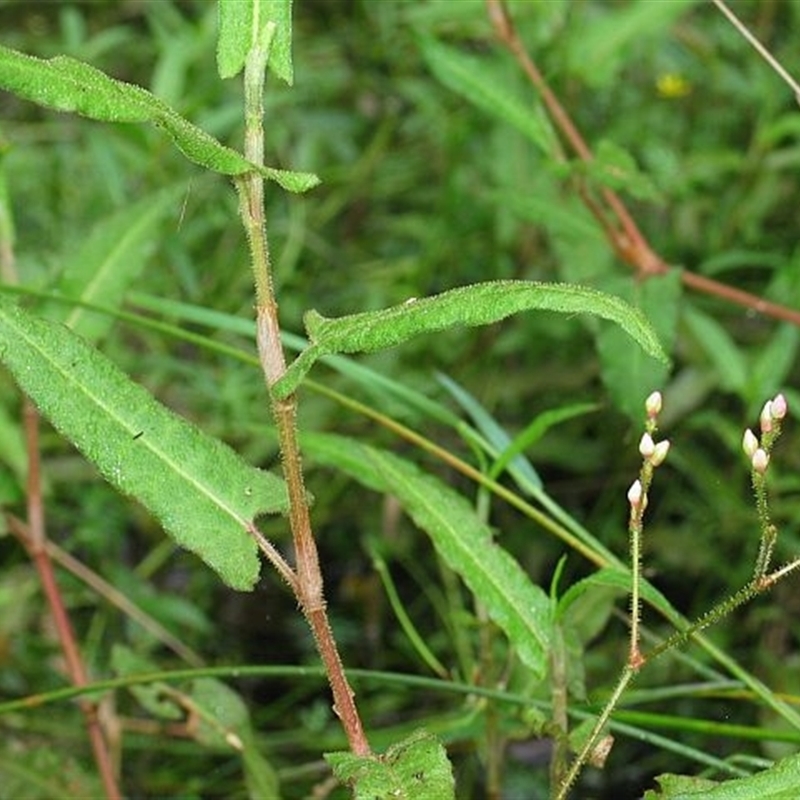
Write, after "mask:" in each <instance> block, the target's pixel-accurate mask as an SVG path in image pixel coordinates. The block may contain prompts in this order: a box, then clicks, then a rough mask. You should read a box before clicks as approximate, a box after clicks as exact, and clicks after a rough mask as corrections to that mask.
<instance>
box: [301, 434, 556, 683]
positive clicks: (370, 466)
mask: <svg viewBox="0 0 800 800" xmlns="http://www.w3.org/2000/svg"><path fill="white" fill-rule="evenodd" d="M303 444H304V446H305V447H306V448H307V451H308V453H309V454H310V455H311V456H312V457H313V458H314V459H315V460H317V461H319V462H322V463H325V464H328V465H331V466H335V467H337V468H338V469H341V470H342V471H344V472H346V473H347V474H349V475H351V476H352V477H353V478H355V479H356V480H357V481H359V483H361V484H363V485H364V486H367V487H369V488H371V489H374V490H375V491H378V492H383V493H386V494H391V495H393V496H394V497H396V498H397V499H398V501H399V502H400V504H401V505H402V506H403V508H404V509H405V510H406V511H407V512H408V514H409V515H410V516H411V518H412V519H413V520H414V522H415V523H416V524H417V525H418V526H419V527H420V528H421V529H422V530H424V531H425V532H426V533H427V534H428V536H429V537H430V538H431V541H432V542H433V545H434V547H436V550H437V551H438V553H439V555H440V556H441V557H442V558H443V559H444V561H445V562H446V563H447V565H448V566H449V567H450V568H451V569H452V570H453V571H454V572H456V573H458V574H459V575H460V576H461V578H462V579H463V580H464V582H465V583H466V584H467V586H468V587H469V589H470V591H471V592H472V593H473V594H474V595H475V597H477V598H479V599H480V601H481V603H482V604H483V605H484V606H485V608H486V610H487V613H488V614H489V616H490V617H491V618H492V620H493V621H494V622H495V623H496V624H497V625H498V626H499V627H500V628H501V629H502V630H503V631H504V633H505V634H506V636H508V638H509V640H510V641H511V642H512V644H513V645H514V647H515V648H516V650H517V653H518V654H519V657H520V659H521V660H522V662H523V663H524V664H525V665H526V666H527V667H528V668H529V669H530V670H531V673H532V674H533V675H535V676H537V677H539V678H541V677H542V676H543V675H544V673H545V670H546V662H547V646H548V642H549V638H550V622H551V620H550V601H549V600H548V598H547V595H546V594H545V593H544V592H543V591H542V590H541V589H540V588H539V587H538V586H536V585H534V584H533V583H531V581H530V580H529V578H528V576H527V575H526V574H525V572H524V571H523V570H522V568H521V567H520V566H519V564H518V563H517V562H516V561H515V560H514V558H513V557H512V556H511V555H510V554H509V553H508V552H506V551H505V550H503V549H502V548H501V547H500V546H499V545H498V544H497V543H496V542H495V541H494V540H493V538H492V531H491V529H490V528H489V526H488V525H486V524H485V523H484V522H482V521H481V520H480V519H479V518H478V516H477V515H476V514H475V511H474V509H473V508H472V506H470V504H469V503H468V502H467V501H466V500H465V499H464V498H463V497H462V496H461V495H460V494H458V493H457V492H454V491H453V490H452V489H451V488H450V487H449V486H447V484H445V483H443V482H442V481H440V480H439V479H438V478H436V477H434V476H432V475H427V474H425V473H422V472H420V470H418V469H417V467H415V466H414V465H413V464H411V463H409V462H408V461H405V460H404V459H401V458H398V457H397V456H395V455H392V454H391V453H387V452H384V451H382V450H377V449H375V448H372V447H369V446H367V445H364V444H361V443H360V442H356V441H354V440H352V439H348V438H346V437H341V436H334V435H331V434H313V435H306V436H304V437H303Z"/></svg>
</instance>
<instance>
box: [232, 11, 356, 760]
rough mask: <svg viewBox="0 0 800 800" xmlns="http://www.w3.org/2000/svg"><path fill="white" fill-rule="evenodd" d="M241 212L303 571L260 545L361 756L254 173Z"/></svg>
mask: <svg viewBox="0 0 800 800" xmlns="http://www.w3.org/2000/svg"><path fill="white" fill-rule="evenodd" d="M273 32H274V27H273V28H272V29H270V27H269V26H268V28H267V30H266V32H265V33H266V35H265V37H264V40H263V41H259V42H254V43H253V46H252V48H251V50H250V52H249V53H248V56H247V60H246V62H245V75H244V96H245V148H244V151H245V157H246V158H247V159H248V160H249V161H251V162H252V163H254V164H257V165H259V166H261V165H263V163H264V128H263V118H264V79H265V72H266V66H267V61H268V58H269V49H270V43H271V38H272V33H273ZM236 183H237V189H238V191H239V209H240V213H241V217H242V222H243V224H244V228H245V231H246V232H247V240H248V243H249V247H250V257H251V262H252V268H253V277H254V282H255V289H256V342H257V345H258V353H259V360H260V363H261V368H262V371H263V373H264V378H265V381H266V385H267V389H268V391H269V394H270V401H271V405H272V415H273V418H274V421H275V426H276V428H277V431H278V441H279V444H280V451H281V458H282V463H283V474H284V478H285V480H286V485H287V487H288V492H289V523H290V526H291V530H292V542H293V545H294V550H295V557H296V568H295V570H294V571H293V570H292V569H291V567H289V565H288V564H287V563H286V562H285V561H284V560H283V558H282V557H281V556H280V554H279V553H278V552H277V551H276V550H275V549H274V548H272V547H271V545H269V544H268V543H266V546H265V544H264V543H260V545H261V549H262V551H263V552H265V553H266V555H267V556H268V557H269V558H270V560H271V561H272V563H273V564H274V565H275V567H276V568H277V569H278V571H279V573H280V574H281V576H282V577H283V578H284V580H286V581H287V583H289V585H290V586H291V588H292V589H293V591H294V593H295V596H296V597H297V601H298V603H299V604H300V608H301V610H302V612H303V614H304V616H305V618H306V620H307V621H308V624H309V626H310V627H311V631H312V633H313V635H314V640H315V642H316V644H317V649H318V650H319V653H320V656H321V658H322V661H323V664H324V665H325V671H326V673H327V676H328V682H329V684H330V687H331V691H332V693H333V701H334V710H335V712H336V714H337V715H338V716H339V719H340V720H341V722H342V726H343V727H344V730H345V733H346V735H347V739H348V742H349V745H350V749H351V750H352V752H353V753H355V754H356V755H362V756H364V755H369V754H370V752H371V751H370V747H369V743H368V742H367V739H366V736H365V734H364V730H363V727H362V724H361V719H360V717H359V715H358V710H357V709H356V705H355V701H354V695H353V691H352V689H351V688H350V685H349V684H348V682H347V677H346V676H345V673H344V668H343V666H342V661H341V658H340V656H339V651H338V648H337V646H336V641H335V639H334V637H333V632H332V631H331V627H330V624H329V622H328V616H327V612H326V610H325V597H324V592H323V581H322V573H321V571H320V566H319V556H318V554H317V545H316V542H315V541H314V536H313V533H312V530H311V520H310V518H309V514H308V499H307V496H306V490H305V484H304V480H303V469H302V463H301V459H300V448H299V444H298V440H297V400H296V397H295V396H294V395H291V396H289V397H287V398H283V399H277V398H276V397H275V395H274V393H273V391H272V389H273V386H274V385H275V383H276V382H277V381H278V380H279V379H280V378H281V377H282V376H283V374H284V373H285V372H286V359H285V357H284V353H283V347H282V345H281V341H280V324H279V320H278V305H277V302H276V300H275V294H274V288H273V282H272V270H271V268H270V257H269V244H268V239H267V228H266V215H265V211H264V179H263V177H262V176H261V175H260V174H259V173H257V172H251V173H248V174H247V175H245V176H243V177H241V178H239V179H237V182H236Z"/></svg>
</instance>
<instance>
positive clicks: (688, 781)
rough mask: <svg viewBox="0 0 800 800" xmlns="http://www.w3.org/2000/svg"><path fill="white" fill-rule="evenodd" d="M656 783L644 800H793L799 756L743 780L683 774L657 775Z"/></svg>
mask: <svg viewBox="0 0 800 800" xmlns="http://www.w3.org/2000/svg"><path fill="white" fill-rule="evenodd" d="M656 781H658V784H659V786H660V787H661V788H660V789H658V790H653V789H651V790H650V791H648V792H647V793H646V794H645V800H700V799H701V798H702V800H797V796H798V786H800V755H794V756H790V757H789V758H784V759H782V760H781V761H778V762H777V763H776V764H775V765H774V766H772V767H770V768H769V769H767V770H764V771H763V772H759V773H757V774H755V775H750V776H748V777H747V778H737V779H735V780H731V781H725V782H724V783H716V782H715V781H709V780H706V779H704V778H691V777H687V776H683V775H661V776H660V777H658V778H656Z"/></svg>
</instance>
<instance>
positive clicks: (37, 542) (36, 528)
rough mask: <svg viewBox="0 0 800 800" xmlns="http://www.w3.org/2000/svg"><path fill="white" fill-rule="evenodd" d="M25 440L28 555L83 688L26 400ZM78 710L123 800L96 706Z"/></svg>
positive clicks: (106, 783)
mask: <svg viewBox="0 0 800 800" xmlns="http://www.w3.org/2000/svg"><path fill="white" fill-rule="evenodd" d="M24 417H25V438H26V443H27V450H28V485H27V494H28V498H27V499H28V527H29V531H30V536H29V538H28V539H27V540H26V542H25V543H26V547H27V550H28V553H29V555H30V557H31V560H32V561H33V563H34V565H35V567H36V571H37V572H38V574H39V580H40V581H41V583H42V588H43V590H44V594H45V597H46V598H47V602H48V605H49V606H50V613H51V614H52V616H53V622H54V623H55V628H56V631H57V632H58V639H59V642H60V644H61V650H62V652H63V654H64V661H65V662H66V666H67V672H68V674H69V677H70V680H71V681H72V683H73V685H75V686H78V687H82V686H87V685H88V683H89V679H88V676H87V674H86V669H85V667H84V664H83V660H82V659H81V655H80V651H79V649H78V644H77V641H76V639H75V633H74V631H73V630H72V625H71V624H70V621H69V616H68V615H67V611H66V608H65V607H64V601H63V599H62V597H61V592H60V590H59V588H58V583H57V582H56V577H55V574H54V571H53V564H52V562H51V561H50V556H49V554H48V551H47V546H46V545H47V534H46V531H45V525H44V504H43V502H42V485H41V469H40V463H39V414H38V412H37V411H36V409H35V408H34V406H33V403H31V401H30V400H28V399H27V398H26V399H25V410H24ZM79 706H80V709H81V711H82V712H83V716H84V718H85V720H86V727H87V730H88V733H89V741H90V742H91V745H92V751H93V752H94V758H95V761H96V763H97V768H98V771H99V772H100V778H101V780H102V782H103V787H104V789H105V794H106V797H107V798H109V800H121V797H122V795H121V794H120V792H119V788H118V786H117V781H116V777H115V776H114V768H113V763H112V760H111V755H110V753H109V750H108V746H107V744H106V740H105V737H104V736H103V731H102V729H101V727H100V721H99V719H98V715H97V705H96V704H95V703H93V702H91V701H88V700H81V701H79Z"/></svg>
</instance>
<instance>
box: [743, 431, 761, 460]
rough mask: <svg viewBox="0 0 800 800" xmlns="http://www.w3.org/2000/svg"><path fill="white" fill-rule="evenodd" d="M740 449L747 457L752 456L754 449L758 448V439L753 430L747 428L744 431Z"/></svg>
mask: <svg viewBox="0 0 800 800" xmlns="http://www.w3.org/2000/svg"><path fill="white" fill-rule="evenodd" d="M742 450H744V454H745V455H746V456H747V457H748V458H752V457H753V455H754V453H755V452H756V450H758V439H757V438H756V435H755V434H754V433H753V431H751V430H750V428H748V429H747V430H746V431H745V432H744V438H743V439H742Z"/></svg>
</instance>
